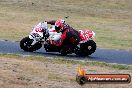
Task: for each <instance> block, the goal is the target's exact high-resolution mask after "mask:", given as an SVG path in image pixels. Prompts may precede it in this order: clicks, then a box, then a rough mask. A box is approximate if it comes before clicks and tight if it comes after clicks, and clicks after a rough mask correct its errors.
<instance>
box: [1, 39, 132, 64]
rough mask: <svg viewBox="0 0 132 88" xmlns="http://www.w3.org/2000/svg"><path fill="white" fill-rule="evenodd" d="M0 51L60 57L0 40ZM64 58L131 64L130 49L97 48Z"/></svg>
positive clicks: (131, 52)
mask: <svg viewBox="0 0 132 88" xmlns="http://www.w3.org/2000/svg"><path fill="white" fill-rule="evenodd" d="M0 53H3V54H6V53H11V54H21V55H41V56H46V57H50V58H56V57H62V56H61V55H60V54H59V53H47V52H45V50H44V49H43V48H41V49H40V50H38V51H35V52H25V51H23V50H22V49H20V47H19V42H11V41H0ZM63 57H64V58H65V59H70V58H72V59H76V60H86V61H87V60H92V61H101V62H107V63H118V64H128V65H132V51H124V50H113V49H99V48H98V49H97V50H96V52H95V53H94V54H92V55H90V56H87V57H79V56H77V55H75V54H72V55H67V56H63Z"/></svg>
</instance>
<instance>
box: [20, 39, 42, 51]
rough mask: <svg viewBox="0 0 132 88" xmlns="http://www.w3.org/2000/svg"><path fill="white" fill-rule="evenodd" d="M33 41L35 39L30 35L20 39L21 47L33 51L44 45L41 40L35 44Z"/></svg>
mask: <svg viewBox="0 0 132 88" xmlns="http://www.w3.org/2000/svg"><path fill="white" fill-rule="evenodd" d="M32 42H33V39H30V38H29V37H25V38H23V39H22V40H21V41H20V47H21V49H23V50H24V51H28V52H33V51H36V50H38V49H40V48H41V47H42V44H41V43H40V42H37V43H36V44H34V45H31V44H32Z"/></svg>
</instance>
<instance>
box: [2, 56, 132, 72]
mask: <svg viewBox="0 0 132 88" xmlns="http://www.w3.org/2000/svg"><path fill="white" fill-rule="evenodd" d="M0 57H7V58H16V59H24V60H35V61H41V62H45V61H48V62H52V64H53V63H57V64H72V65H74V64H75V65H77V64H79V65H82V66H100V67H111V68H115V69H120V70H121V69H125V70H132V66H131V65H124V64H110V63H105V62H98V61H80V60H72V58H71V60H69V59H64V58H54V59H53V58H51V59H49V58H47V57H43V56H21V55H16V54H0Z"/></svg>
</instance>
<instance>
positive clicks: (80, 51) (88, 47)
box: [75, 40, 96, 56]
mask: <svg viewBox="0 0 132 88" xmlns="http://www.w3.org/2000/svg"><path fill="white" fill-rule="evenodd" d="M95 50H96V43H95V42H94V41H93V40H89V41H87V42H86V43H82V44H81V45H80V48H79V47H77V48H76V49H75V54H76V55H79V56H88V55H91V54H92V53H94V52H95Z"/></svg>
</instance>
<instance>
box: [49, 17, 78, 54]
mask: <svg viewBox="0 0 132 88" xmlns="http://www.w3.org/2000/svg"><path fill="white" fill-rule="evenodd" d="M47 24H51V25H55V30H56V32H61V33H62V35H61V38H60V40H58V41H52V44H53V45H55V46H58V47H61V51H60V52H63V53H71V51H73V50H74V48H75V46H76V45H77V44H78V43H79V41H80V38H79V32H78V31H76V30H75V29H73V28H72V27H70V26H69V25H68V24H66V23H65V20H63V19H59V20H51V21H47Z"/></svg>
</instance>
